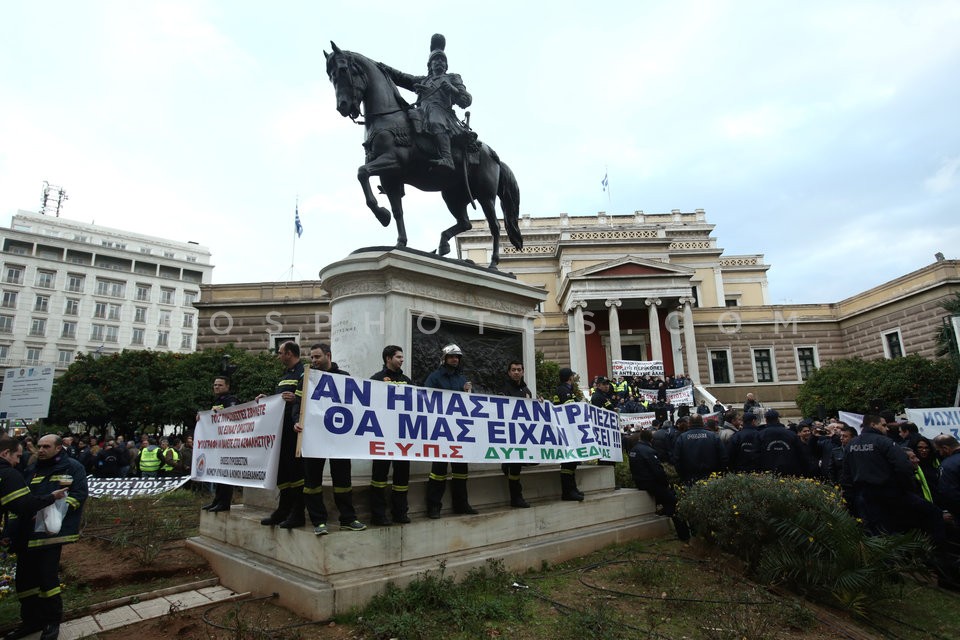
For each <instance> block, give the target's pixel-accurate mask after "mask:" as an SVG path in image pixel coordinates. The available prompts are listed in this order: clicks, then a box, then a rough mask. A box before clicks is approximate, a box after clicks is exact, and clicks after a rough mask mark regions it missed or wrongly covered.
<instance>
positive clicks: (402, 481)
mask: <svg viewBox="0 0 960 640" xmlns="http://www.w3.org/2000/svg"><path fill="white" fill-rule="evenodd" d="M381 355H382V357H383V369H381V370H380V371H378V372H377V373H375V374H373V375H372V376H370V379H371V380H379V381H381V382H389V383H391V384H413V381H412V380H410V378H408V377H407V376H406V375H404V373H403V349H401V348H400V347H398V346H397V345H395V344H388V345H387V346H385V347H384V348H383V353H382V354H381ZM331 464H332V462H331ZM391 464H392V465H393V490H392V491H391V492H390V515H392V516H393V522H396V523H397V524H407V523H408V522H410V517H409V516H408V515H407V513H408V511H409V507H408V501H407V491H408V490H409V488H410V461H409V460H374V461H373V465H372V467H373V468H372V470H371V473H370V521H371V522H372V523H373V524H375V525H378V526H389V525H390V524H391V521H390V518H388V517H387V496H386V491H387V478H388V476H389V475H390V465H391Z"/></svg>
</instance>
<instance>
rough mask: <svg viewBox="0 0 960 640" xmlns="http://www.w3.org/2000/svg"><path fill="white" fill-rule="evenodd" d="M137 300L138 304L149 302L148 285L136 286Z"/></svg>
mask: <svg viewBox="0 0 960 640" xmlns="http://www.w3.org/2000/svg"><path fill="white" fill-rule="evenodd" d="M137 300H139V301H140V302H150V285H148V284H138V285H137Z"/></svg>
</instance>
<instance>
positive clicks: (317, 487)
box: [280, 342, 367, 536]
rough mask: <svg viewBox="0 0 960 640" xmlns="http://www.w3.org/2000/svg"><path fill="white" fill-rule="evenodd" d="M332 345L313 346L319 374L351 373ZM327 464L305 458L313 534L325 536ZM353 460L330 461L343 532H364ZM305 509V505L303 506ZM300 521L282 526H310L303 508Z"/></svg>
mask: <svg viewBox="0 0 960 640" xmlns="http://www.w3.org/2000/svg"><path fill="white" fill-rule="evenodd" d="M330 354H331V351H330V345H328V344H326V343H323V342H319V343H317V344H314V345H311V346H310V366H311V368H313V369H316V370H317V371H323V372H325V373H332V374H336V375H341V376H349V375H350V374H349V373H348V372H346V371H344V370H343V369H341V368H340V367H338V366H337V363H336V362H334V361H333V360H332V358H331V357H330ZM294 428H295V429H296V430H297V431H303V426H302V425H301V424H300V422H299V421H298V422H297V424H296V425H295V426H294ZM326 464H327V459H326V458H304V459H303V465H302V466H303V499H304V503H305V504H306V507H307V513H308V514H309V515H310V522H311V523H312V524H313V533H314V534H316V535H318V536H324V535H327V533H329V531H328V530H327V507H326V505H324V504H323V468H324V467H325V466H326ZM351 467H352V465H351V463H350V460H344V459H342V458H331V459H330V478H331V480H332V481H333V503H334V504H335V505H336V506H337V511H338V512H339V514H340V530H341V531H363V530H365V529H366V528H367V525H365V524H363V523H362V522H360V521H359V520H357V511H356V509H354V507H353V485H352V483H351V480H350V474H351ZM301 507H302V505H301ZM296 515H297V516H298V518H297V519H290V521H289V522H287V523H285V524H281V525H280V526H281V527H284V528H287V529H293V528H295V527H302V526H303V525H304V524H306V521H305V520H304V519H303V509H302V508H301V509H299V510H298V511H297V512H296Z"/></svg>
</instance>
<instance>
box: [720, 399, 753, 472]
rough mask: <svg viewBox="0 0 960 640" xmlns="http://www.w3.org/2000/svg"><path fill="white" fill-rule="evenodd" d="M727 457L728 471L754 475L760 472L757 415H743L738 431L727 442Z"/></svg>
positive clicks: (751, 413)
mask: <svg viewBox="0 0 960 640" xmlns="http://www.w3.org/2000/svg"><path fill="white" fill-rule="evenodd" d="M727 457H728V458H729V465H730V471H733V472H734V473H755V472H757V471H760V430H759V429H757V414H755V413H753V412H752V411H751V412H750V413H745V414H743V424H742V426H741V427H740V430H739V431H737V432H736V433H734V434H733V435H732V436H730V439H729V440H728V441H727Z"/></svg>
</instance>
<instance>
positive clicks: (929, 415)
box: [906, 407, 960, 438]
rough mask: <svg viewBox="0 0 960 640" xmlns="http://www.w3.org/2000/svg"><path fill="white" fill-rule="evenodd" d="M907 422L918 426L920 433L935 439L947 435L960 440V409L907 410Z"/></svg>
mask: <svg viewBox="0 0 960 640" xmlns="http://www.w3.org/2000/svg"><path fill="white" fill-rule="evenodd" d="M906 413H907V420H909V421H910V422H912V423H913V424H915V425H917V428H918V429H920V433H921V434H923V435H924V436H926V437H927V438H934V437H936V436H938V435H940V434H941V433H947V434H950V435H952V436H953V437H954V438H960V408H958V407H937V408H931V409H907V410H906Z"/></svg>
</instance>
